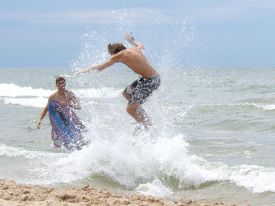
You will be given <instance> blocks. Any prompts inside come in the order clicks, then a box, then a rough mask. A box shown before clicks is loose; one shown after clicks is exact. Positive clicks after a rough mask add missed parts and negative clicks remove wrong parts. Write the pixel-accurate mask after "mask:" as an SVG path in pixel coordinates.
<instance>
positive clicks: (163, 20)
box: [0, 0, 275, 68]
mask: <svg viewBox="0 0 275 206" xmlns="http://www.w3.org/2000/svg"><path fill="white" fill-rule="evenodd" d="M91 31H98V35H101V34H104V35H105V38H106V40H117V41H119V39H118V37H121V39H122V38H123V34H124V32H127V31H133V32H134V33H135V35H136V37H137V38H138V37H139V39H141V40H142V41H143V42H144V43H145V45H146V48H148V50H147V51H149V52H150V54H151V55H152V53H154V54H155V55H163V54H164V53H165V52H164V49H163V48H170V49H169V52H170V54H169V55H170V56H174V58H175V61H177V62H178V63H179V64H182V65H184V66H187V67H188V66H190V67H191V66H196V67H202V68H203V67H223V68H229V67H274V66H275V58H274V51H275V39H274V38H275V1H274V0H263V1H259V0H257V1H256V0H228V1H226V0H224V1H220V0H212V1H211V0H195V1H191V0H189V1H187V0H171V1H159V0H158V1H157V0H139V1H134V0H118V1H112V0H100V1H98V0H97V1H96V0H87V1H84V0H77V1H76V0H74V1H72V0H55V1H50V0H47V1H46V0H45V1H44V0H1V1H0V67H1V68H7V67H39V68H40V67H41V68H43V67H45V68H47V67H62V68H66V67H69V66H70V64H71V63H72V61H74V60H75V59H76V58H77V57H78V56H79V54H80V53H81V52H82V49H83V44H84V43H85V42H83V41H85V40H83V36H85V34H89V32H91ZM86 43H87V42H86ZM88 43H90V44H92V43H93V42H92V41H90V42H88ZM160 45H161V46H162V47H161V46H160ZM163 45H165V47H163ZM160 47H161V48H162V49H163V50H161V49H160ZM173 48H175V49H173ZM165 51H167V50H165ZM158 53H161V54H158Z"/></svg>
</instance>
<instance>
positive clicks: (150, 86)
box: [124, 74, 160, 104]
mask: <svg viewBox="0 0 275 206" xmlns="http://www.w3.org/2000/svg"><path fill="white" fill-rule="evenodd" d="M159 85H160V76H159V75H158V74H156V75H154V76H153V77H151V78H148V79H145V78H139V79H137V80H135V81H134V82H133V83H132V84H130V85H129V86H128V87H126V89H125V90H124V91H125V92H126V93H127V94H128V95H130V97H131V99H130V101H129V104H133V103H139V104H142V103H144V102H145V101H146V100H147V98H148V97H149V96H150V95H151V94H152V92H153V91H154V90H156V89H157V88H158V87H159Z"/></svg>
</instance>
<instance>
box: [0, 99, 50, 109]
mask: <svg viewBox="0 0 275 206" xmlns="http://www.w3.org/2000/svg"><path fill="white" fill-rule="evenodd" d="M0 99H1V98H0ZM1 100H2V101H3V102H4V104H14V105H20V106H25V107H39V108H40V107H45V106H46V104H47V101H48V98H45V97H35V98H2V99H1Z"/></svg>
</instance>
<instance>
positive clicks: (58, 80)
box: [55, 77, 66, 84]
mask: <svg viewBox="0 0 275 206" xmlns="http://www.w3.org/2000/svg"><path fill="white" fill-rule="evenodd" d="M62 80H63V81H64V82H66V80H65V78H64V77H57V78H56V80H55V83H56V84H57V82H60V81H62Z"/></svg>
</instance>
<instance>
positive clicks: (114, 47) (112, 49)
mask: <svg viewBox="0 0 275 206" xmlns="http://www.w3.org/2000/svg"><path fill="white" fill-rule="evenodd" d="M124 49H126V47H125V46H124V45H123V44H121V43H115V44H108V51H109V53H110V54H111V55H113V54H117V53H118V52H120V51H122V50H124Z"/></svg>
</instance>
